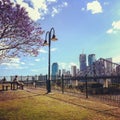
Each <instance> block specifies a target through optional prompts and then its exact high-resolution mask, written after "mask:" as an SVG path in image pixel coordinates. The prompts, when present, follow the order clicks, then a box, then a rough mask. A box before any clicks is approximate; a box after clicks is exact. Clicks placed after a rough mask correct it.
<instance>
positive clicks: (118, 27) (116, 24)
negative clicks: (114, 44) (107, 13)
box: [107, 20, 120, 34]
mask: <svg viewBox="0 0 120 120" xmlns="http://www.w3.org/2000/svg"><path fill="white" fill-rule="evenodd" d="M118 31H120V20H119V21H113V23H112V28H110V29H109V30H107V33H108V34H112V33H117V32H118Z"/></svg>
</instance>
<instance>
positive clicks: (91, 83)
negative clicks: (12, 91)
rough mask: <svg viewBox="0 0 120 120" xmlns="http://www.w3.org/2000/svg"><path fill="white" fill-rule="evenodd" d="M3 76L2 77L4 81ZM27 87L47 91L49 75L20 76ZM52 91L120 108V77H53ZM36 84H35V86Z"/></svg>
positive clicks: (11, 77)
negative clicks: (91, 99) (99, 101)
mask: <svg viewBox="0 0 120 120" xmlns="http://www.w3.org/2000/svg"><path fill="white" fill-rule="evenodd" d="M5 77H6V78H7V80H11V81H12V80H13V79H14V76H5ZM2 78H3V76H0V79H2ZM18 79H19V80H20V81H23V82H24V84H25V85H26V86H30V87H31V86H32V87H33V85H34V87H41V88H45V89H46V80H47V75H44V76H42V75H40V76H18ZM50 81H51V89H52V91H53V90H58V91H61V92H62V93H69V94H72V95H77V96H80V97H84V98H96V99H99V100H102V101H105V102H107V103H109V104H114V105H115V104H116V105H119V106H120V76H99V77H88V76H85V77H71V76H63V75H62V76H52V77H51V80H50ZM34 83H35V84H34Z"/></svg>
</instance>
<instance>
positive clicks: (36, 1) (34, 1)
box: [12, 0, 68, 21]
mask: <svg viewBox="0 0 120 120" xmlns="http://www.w3.org/2000/svg"><path fill="white" fill-rule="evenodd" d="M12 1H13V0H12ZM57 1H58V0H30V1H23V0H16V2H17V3H18V4H20V5H21V6H22V7H24V8H25V9H26V11H27V12H28V15H29V17H30V18H31V19H32V20H34V21H36V20H38V19H44V16H45V15H46V14H51V16H52V17H54V16H55V14H57V13H59V12H60V10H61V9H62V8H64V7H66V6H67V5H68V3H67V2H63V3H62V4H61V5H58V6H57V7H52V11H51V8H50V7H51V6H50V5H51V4H53V3H57ZM30 4H31V5H30Z"/></svg>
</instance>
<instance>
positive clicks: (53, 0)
mask: <svg viewBox="0 0 120 120" xmlns="http://www.w3.org/2000/svg"><path fill="white" fill-rule="evenodd" d="M47 2H57V0H47Z"/></svg>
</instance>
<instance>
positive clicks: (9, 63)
mask: <svg viewBox="0 0 120 120" xmlns="http://www.w3.org/2000/svg"><path fill="white" fill-rule="evenodd" d="M1 65H2V66H6V69H23V67H22V66H21V65H25V63H24V62H21V61H20V58H17V57H15V58H10V59H9V60H6V62H4V63H2V64H1Z"/></svg>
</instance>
